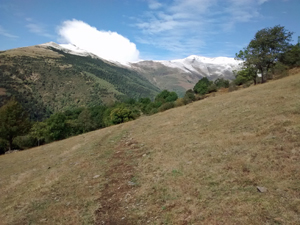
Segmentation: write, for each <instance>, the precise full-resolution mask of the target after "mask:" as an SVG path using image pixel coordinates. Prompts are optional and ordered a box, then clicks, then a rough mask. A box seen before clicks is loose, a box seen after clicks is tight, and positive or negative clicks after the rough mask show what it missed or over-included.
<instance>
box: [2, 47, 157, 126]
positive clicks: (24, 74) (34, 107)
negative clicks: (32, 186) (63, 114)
mask: <svg viewBox="0 0 300 225" xmlns="http://www.w3.org/2000/svg"><path fill="white" fill-rule="evenodd" d="M0 80H1V82H0V106H2V105H3V104H4V102H5V101H6V100H7V99H9V98H10V97H11V96H15V98H16V100H17V101H18V102H20V103H21V104H22V105H23V107H24V108H25V109H26V110H27V111H28V112H29V113H30V116H31V118H32V119H36V120H40V119H42V118H45V117H48V116H49V115H50V114H51V113H53V112H58V111H65V110H67V109H73V108H77V107H81V106H86V107H91V106H96V105H104V104H110V103H112V102H114V101H116V100H122V99H126V98H135V99H137V98H140V97H150V98H153V97H154V96H155V95H156V94H157V93H158V91H159V89H158V88H157V87H155V86H154V85H152V84H151V83H150V82H149V81H147V80H146V79H145V78H143V77H141V76H139V74H138V73H136V72H134V71H130V70H128V69H126V68H123V67H120V66H116V65H114V64H112V63H107V62H104V61H102V60H100V59H99V58H92V57H82V56H77V55H70V54H67V53H64V52H62V51H59V50H57V49H54V48H45V47H41V46H32V47H26V48H19V49H14V50H8V51H4V52H1V53H0Z"/></svg>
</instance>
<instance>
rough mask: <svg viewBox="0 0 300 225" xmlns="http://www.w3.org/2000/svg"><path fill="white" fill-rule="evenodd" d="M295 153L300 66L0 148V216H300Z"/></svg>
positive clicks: (15, 220)
mask: <svg viewBox="0 0 300 225" xmlns="http://www.w3.org/2000/svg"><path fill="white" fill-rule="evenodd" d="M299 161H300V74H297V75H293V76H289V77H286V78H283V79H281V80H276V81H271V82H269V83H266V84H262V85H257V86H252V87H249V88H246V89H241V90H239V91H235V92H231V93H228V94H222V95H216V96H215V97H209V98H206V99H204V100H202V101H199V102H195V103H192V104H189V105H186V106H183V107H179V108H176V109H171V110H168V111H166V112H163V113H158V114H155V115H153V116H149V117H142V118H140V119H138V120H136V121H132V122H128V123H125V124H121V125H118V126H113V127H109V128H106V129H102V130H98V131H95V132H91V133H87V134H84V135H80V136H77V137H73V138H70V139H67V140H63V141H59V142H55V143H52V144H48V145H45V146H41V147H38V148H34V149H31V150H27V151H23V152H18V153H13V154H9V155H4V156H1V157H0V167H1V168H0V171H1V174H0V193H1V195H0V205H1V212H0V219H1V222H2V223H4V224H29V223H31V224H41V223H42V224H93V223H96V224H145V223H148V224H299V223H300V164H299ZM96 175H99V176H96ZM257 186H262V187H265V188H267V191H266V192H264V193H260V192H258V191H257Z"/></svg>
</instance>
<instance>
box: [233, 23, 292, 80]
mask: <svg viewBox="0 0 300 225" xmlns="http://www.w3.org/2000/svg"><path fill="white" fill-rule="evenodd" d="M292 34H293V33H292V32H289V31H287V30H286V29H285V28H284V27H283V26H279V25H277V26H275V27H271V28H264V29H262V30H259V31H258V32H257V33H256V34H255V37H254V38H253V39H252V40H251V41H250V43H249V45H248V46H247V47H246V48H244V49H243V50H241V51H240V52H239V53H238V54H236V59H241V60H244V66H245V67H246V68H248V67H250V66H254V67H255V68H256V69H257V70H259V71H260V73H261V76H262V83H264V82H265V81H266V80H267V76H266V75H267V72H268V71H269V69H270V68H272V67H273V66H274V65H275V63H276V61H277V60H278V59H279V57H280V55H281V54H282V53H283V52H285V51H286V50H287V49H288V48H289V46H290V43H289V42H290V41H291V38H292Z"/></svg>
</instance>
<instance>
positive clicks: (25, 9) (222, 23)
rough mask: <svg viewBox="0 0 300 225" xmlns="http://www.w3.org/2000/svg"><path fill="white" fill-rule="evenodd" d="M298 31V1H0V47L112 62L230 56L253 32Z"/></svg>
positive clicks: (295, 38) (299, 8)
mask: <svg viewBox="0 0 300 225" xmlns="http://www.w3.org/2000/svg"><path fill="white" fill-rule="evenodd" d="M276 25H281V26H284V27H285V28H286V30H288V31H292V32H294V35H293V43H294V44H295V43H297V42H298V36H300V0H163V1H162V0H85V1H84V0H0V50H7V49H12V48H18V47H25V46H32V45H37V44H42V43H46V42H50V41H53V42H56V43H58V44H72V45H76V46H77V47H79V48H81V49H85V50H88V51H91V52H93V53H94V54H96V55H99V56H100V57H102V58H106V59H111V60H116V61H130V62H132V61H137V60H172V59H181V58H185V57H188V56H190V55H199V56H205V57H220V56H222V57H234V56H235V53H237V52H239V50H241V49H243V48H244V47H246V46H247V45H248V44H249V42H250V40H251V39H252V38H253V37H254V35H255V33H256V32H257V31H258V30H261V29H263V28H266V27H273V26H276Z"/></svg>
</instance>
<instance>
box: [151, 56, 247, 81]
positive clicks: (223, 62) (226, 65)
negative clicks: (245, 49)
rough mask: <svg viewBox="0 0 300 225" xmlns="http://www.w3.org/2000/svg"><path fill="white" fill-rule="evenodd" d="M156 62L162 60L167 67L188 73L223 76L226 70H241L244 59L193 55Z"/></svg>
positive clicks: (228, 71) (230, 71) (229, 71)
mask: <svg viewBox="0 0 300 225" xmlns="http://www.w3.org/2000/svg"><path fill="white" fill-rule="evenodd" d="M156 62H160V63H162V64H163V65H165V66H167V67H172V68H178V69H180V70H183V71H185V72H188V73H197V74H199V73H200V74H201V75H203V76H212V75H215V76H222V74H224V73H226V72H227V73H232V71H233V70H239V69H240V68H241V65H240V64H241V62H242V61H240V60H235V59H234V58H228V57H216V58H208V57H202V56H197V55H191V56H189V57H187V58H184V59H175V60H170V61H165V60H160V61H156Z"/></svg>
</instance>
